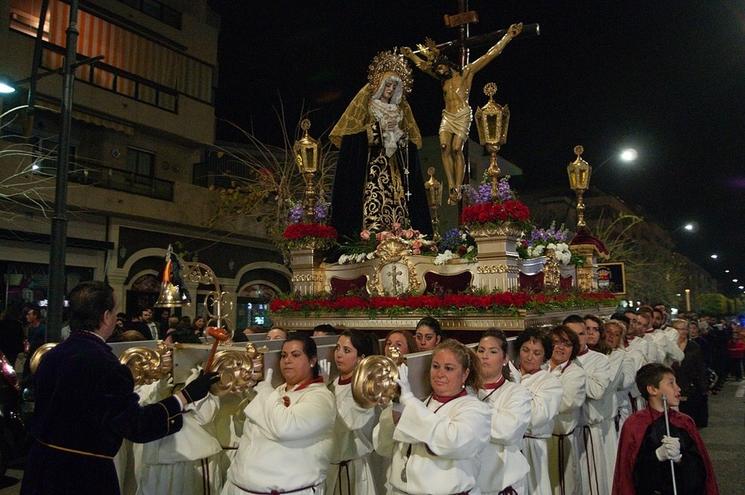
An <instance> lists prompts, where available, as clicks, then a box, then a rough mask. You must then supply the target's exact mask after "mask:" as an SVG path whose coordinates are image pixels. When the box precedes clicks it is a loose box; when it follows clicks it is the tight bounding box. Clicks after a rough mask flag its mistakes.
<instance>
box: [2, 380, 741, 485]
mask: <svg viewBox="0 0 745 495" xmlns="http://www.w3.org/2000/svg"><path fill="white" fill-rule="evenodd" d="M701 436H702V437H703V438H704V442H705V443H706V448H707V449H709V455H710V456H711V460H712V462H713V463H714V472H715V473H716V475H717V479H718V480H719V493H720V494H721V495H745V380H744V381H742V382H739V383H738V382H727V383H726V384H725V385H724V388H723V389H722V391H721V392H719V394H717V395H712V396H710V397H709V426H708V427H706V428H703V429H702V430H701ZM22 476H23V471H20V470H18V469H10V470H8V473H7V474H6V476H5V479H0V487H4V488H0V495H17V494H19V493H20V491H21V484H20V481H19V480H20V479H21V477H22ZM10 484H12V485H10ZM164 495H165V494H164Z"/></svg>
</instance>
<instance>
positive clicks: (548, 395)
mask: <svg viewBox="0 0 745 495" xmlns="http://www.w3.org/2000/svg"><path fill="white" fill-rule="evenodd" d="M520 384H521V385H522V386H524V387H525V388H527V389H528V391H529V392H530V394H531V401H530V425H529V426H528V429H527V431H526V432H525V437H524V438H523V454H525V457H526V458H527V460H528V464H529V465H530V472H529V473H528V476H527V486H528V489H527V493H529V494H531V495H549V494H550V493H551V481H550V479H549V476H548V446H547V441H548V439H549V438H550V437H551V434H552V432H553V430H554V418H555V417H556V414H557V413H558V412H559V406H560V405H561V397H562V395H563V389H562V387H561V382H560V381H559V379H558V378H556V377H555V376H553V375H552V374H551V373H549V372H548V371H546V370H538V371H536V372H535V373H532V374H530V375H523V376H522V377H521V379H520Z"/></svg>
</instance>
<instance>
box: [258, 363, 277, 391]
mask: <svg viewBox="0 0 745 495" xmlns="http://www.w3.org/2000/svg"><path fill="white" fill-rule="evenodd" d="M272 376H274V370H273V369H271V368H269V369H268V370H266V371H265V372H264V379H263V380H261V381H260V382H259V383H257V384H256V386H255V387H254V390H255V391H256V393H257V394H261V393H267V394H268V393H271V392H272V391H273V390H274V387H272Z"/></svg>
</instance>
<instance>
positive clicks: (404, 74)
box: [367, 48, 414, 94]
mask: <svg viewBox="0 0 745 495" xmlns="http://www.w3.org/2000/svg"><path fill="white" fill-rule="evenodd" d="M390 73H393V74H396V75H397V76H398V78H399V79H401V84H402V85H403V90H404V93H406V94H409V93H411V86H412V84H413V82H414V80H413V78H412V75H411V67H410V66H409V64H408V63H407V62H406V59H405V58H404V56H403V55H401V54H400V53H396V49H395V48H394V49H393V50H392V51H390V50H389V51H384V52H380V53H378V54H377V55H375V57H374V58H373V59H372V62H370V65H369V67H368V70H367V80H368V82H369V83H370V85H371V86H372V87H373V88H378V87H379V86H380V82H381V80H382V79H383V76H384V75H385V74H390Z"/></svg>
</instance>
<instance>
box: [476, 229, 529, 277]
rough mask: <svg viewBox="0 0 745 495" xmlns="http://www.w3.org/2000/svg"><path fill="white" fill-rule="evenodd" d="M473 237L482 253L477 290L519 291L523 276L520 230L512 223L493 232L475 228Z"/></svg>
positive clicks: (477, 273) (478, 267)
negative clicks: (519, 240)
mask: <svg viewBox="0 0 745 495" xmlns="http://www.w3.org/2000/svg"><path fill="white" fill-rule="evenodd" d="M471 235H472V236H473V238H474V239H475V240H476V245H477V246H478V253H479V254H478V262H477V266H476V274H475V276H474V281H473V286H474V287H475V288H477V289H481V290H486V291H510V290H517V289H518V288H519V274H520V259H519V257H518V254H517V237H518V236H519V235H520V228H518V227H517V226H516V225H514V224H512V223H504V224H502V225H500V226H497V227H489V228H487V227H474V228H471Z"/></svg>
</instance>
